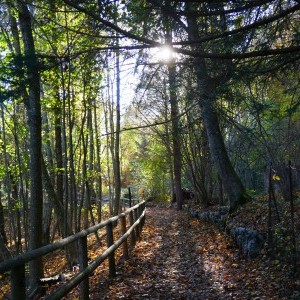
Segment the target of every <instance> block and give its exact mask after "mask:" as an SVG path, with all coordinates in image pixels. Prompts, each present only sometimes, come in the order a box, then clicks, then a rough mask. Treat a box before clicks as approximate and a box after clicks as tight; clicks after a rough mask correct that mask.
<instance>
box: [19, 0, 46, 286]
mask: <svg viewBox="0 0 300 300" xmlns="http://www.w3.org/2000/svg"><path fill="white" fill-rule="evenodd" d="M17 4H18V10H19V22H20V28H21V32H22V38H23V43H24V53H25V64H26V68H27V77H28V78H27V79H28V91H29V109H28V122H29V131H30V222H31V223H30V237H29V250H33V249H36V248H39V247H41V246H42V233H43V188H42V167H41V165H42V164H41V162H42V160H41V158H42V157H41V156H42V155H41V154H42V139H41V104H40V75H39V70H38V61H37V57H36V53H35V47H34V39H33V34H32V28H31V17H30V13H29V10H28V7H27V6H26V4H24V2H22V1H18V2H17ZM29 274H30V278H29V279H30V286H31V288H32V289H35V288H36V287H37V286H38V284H39V279H40V278H41V277H43V264H42V259H41V258H39V259H36V260H34V261H31V262H30V263H29Z"/></svg>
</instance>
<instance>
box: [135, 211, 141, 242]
mask: <svg viewBox="0 0 300 300" xmlns="http://www.w3.org/2000/svg"><path fill="white" fill-rule="evenodd" d="M138 209H139V208H138V207H137V208H136V209H135V210H134V221H137V219H138V218H139V213H138ZM135 230H136V238H137V239H138V240H139V239H140V226H139V225H138V226H136V227H135Z"/></svg>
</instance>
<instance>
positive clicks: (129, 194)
mask: <svg viewBox="0 0 300 300" xmlns="http://www.w3.org/2000/svg"><path fill="white" fill-rule="evenodd" d="M128 198H129V203H128V204H129V207H131V189H130V187H128Z"/></svg>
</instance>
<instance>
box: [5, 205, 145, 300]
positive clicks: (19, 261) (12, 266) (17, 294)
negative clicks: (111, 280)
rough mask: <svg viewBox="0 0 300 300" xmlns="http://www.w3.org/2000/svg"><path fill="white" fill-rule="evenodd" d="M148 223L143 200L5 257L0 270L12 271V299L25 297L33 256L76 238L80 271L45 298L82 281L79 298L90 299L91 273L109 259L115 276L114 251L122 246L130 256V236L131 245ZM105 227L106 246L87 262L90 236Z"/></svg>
mask: <svg viewBox="0 0 300 300" xmlns="http://www.w3.org/2000/svg"><path fill="white" fill-rule="evenodd" d="M126 218H128V220H129V226H130V227H129V228H128V229H127V225H126V223H127V221H126ZM119 220H120V225H121V231H122V236H121V237H120V238H119V239H118V240H116V241H115V240H114V236H113V227H114V226H113V225H114V224H115V223H116V222H118V221H119ZM144 222H145V202H144V201H143V202H141V203H139V204H137V205H135V206H133V207H131V208H129V209H128V210H126V211H125V212H123V213H121V214H119V215H118V216H115V217H112V218H110V219H108V220H106V221H104V222H101V223H99V224H97V225H95V226H92V227H90V228H88V229H84V230H82V231H80V232H78V233H76V234H74V235H72V236H69V237H66V238H64V239H62V240H60V241H58V242H55V243H53V244H49V245H46V246H44V247H41V248H38V249H34V250H32V251H29V252H27V253H24V254H21V255H18V256H16V257H13V258H11V259H8V260H5V261H4V262H2V263H1V264H0V273H4V272H7V271H10V276H11V299H12V300H24V299H27V296H26V278H25V265H26V264H27V263H28V262H29V261H32V260H34V259H37V258H39V257H42V256H44V255H46V254H48V253H51V252H54V251H56V250H60V249H64V248H65V247H66V246H67V245H69V244H71V243H73V242H75V241H77V243H78V258H79V273H78V274H76V276H74V277H73V278H72V279H70V280H69V281H68V282H67V283H65V284H64V285H62V286H60V287H59V288H57V289H56V290H55V291H53V292H52V293H51V294H50V295H47V296H45V298H44V299H51V300H52V299H61V298H62V297H64V296H65V295H67V294H68V293H69V292H70V291H71V290H72V289H73V288H75V287H76V286H77V285H78V284H80V299H89V275H90V274H91V273H92V272H93V271H94V270H95V269H96V268H97V267H98V266H99V265H100V264H101V263H102V262H103V261H104V260H105V259H108V262H109V275H110V276H115V275H116V266H115V255H114V253H115V251H116V249H118V248H119V247H120V246H121V245H123V256H124V257H125V258H127V257H128V242H127V240H128V237H130V242H131V244H132V245H134V244H135V242H136V240H137V239H138V238H139V236H140V234H141V231H142V228H143V225H144ZM104 227H105V228H106V242H107V249H106V250H105V251H104V252H103V253H102V254H101V255H100V256H98V257H97V258H96V259H95V260H94V261H92V262H91V263H90V264H88V249H87V237H88V235H90V234H92V233H96V232H97V231H98V230H99V229H101V228H104Z"/></svg>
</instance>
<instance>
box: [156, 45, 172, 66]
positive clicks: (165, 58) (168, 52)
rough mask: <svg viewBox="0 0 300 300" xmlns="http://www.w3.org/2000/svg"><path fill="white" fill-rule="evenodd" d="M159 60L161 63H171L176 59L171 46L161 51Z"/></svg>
mask: <svg viewBox="0 0 300 300" xmlns="http://www.w3.org/2000/svg"><path fill="white" fill-rule="evenodd" d="M158 58H159V61H161V62H164V63H169V62H170V61H171V60H173V59H174V51H173V50H172V48H171V47H169V46H163V47H161V48H160V49H159V52H158Z"/></svg>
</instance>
